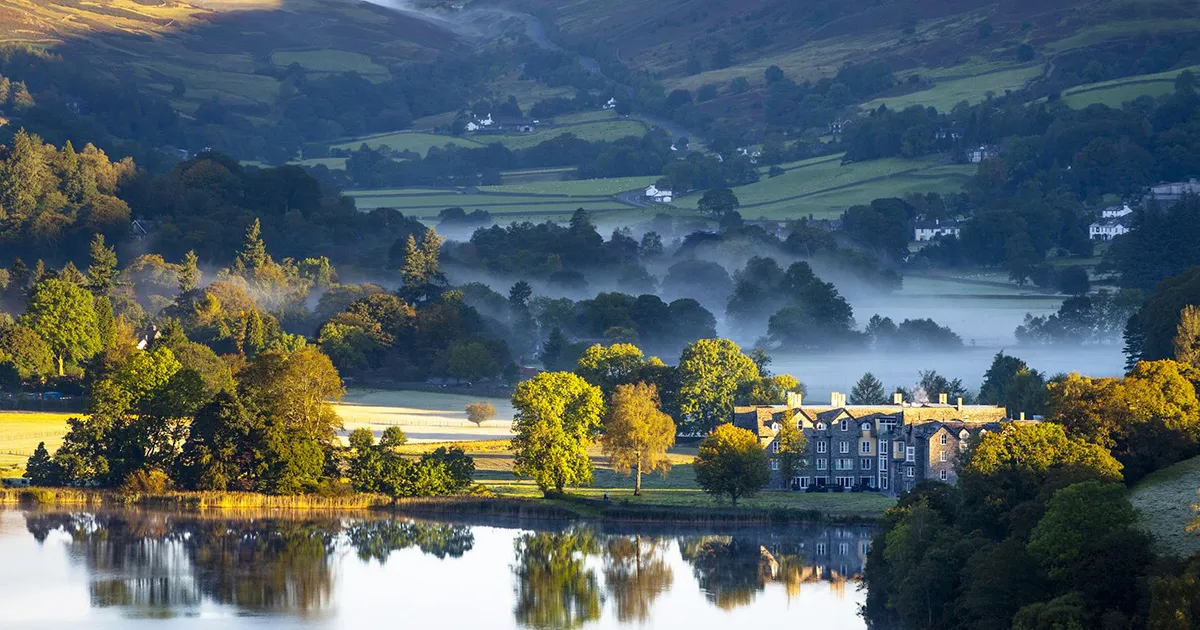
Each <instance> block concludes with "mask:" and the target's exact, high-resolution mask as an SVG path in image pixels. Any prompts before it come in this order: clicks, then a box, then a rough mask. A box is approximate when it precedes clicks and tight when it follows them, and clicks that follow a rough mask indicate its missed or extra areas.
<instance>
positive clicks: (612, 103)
mask: <svg viewBox="0 0 1200 630" xmlns="http://www.w3.org/2000/svg"><path fill="white" fill-rule="evenodd" d="M616 108H617V99H615V98H610V99H608V102H607V103H605V104H604V109H616Z"/></svg>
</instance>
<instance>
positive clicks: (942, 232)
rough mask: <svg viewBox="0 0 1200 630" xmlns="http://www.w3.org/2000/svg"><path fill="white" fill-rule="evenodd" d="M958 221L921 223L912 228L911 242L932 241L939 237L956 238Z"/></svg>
mask: <svg viewBox="0 0 1200 630" xmlns="http://www.w3.org/2000/svg"><path fill="white" fill-rule="evenodd" d="M958 234H959V227H958V221H941V220H935V221H921V222H920V223H917V225H916V226H914V227H913V240H915V241H917V242H922V241H932V240H933V239H935V238H937V237H939V236H953V237H955V238H958Z"/></svg>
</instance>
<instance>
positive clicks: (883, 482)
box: [879, 475, 888, 490]
mask: <svg viewBox="0 0 1200 630" xmlns="http://www.w3.org/2000/svg"><path fill="white" fill-rule="evenodd" d="M879 488H880V489H882V490H887V489H888V478H887V475H879Z"/></svg>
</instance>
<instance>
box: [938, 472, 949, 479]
mask: <svg viewBox="0 0 1200 630" xmlns="http://www.w3.org/2000/svg"><path fill="white" fill-rule="evenodd" d="M938 476H939V477H941V478H942V481H946V480H947V479H949V478H950V473H948V472H946V471H944V470H943V471H941V473H940V474H938Z"/></svg>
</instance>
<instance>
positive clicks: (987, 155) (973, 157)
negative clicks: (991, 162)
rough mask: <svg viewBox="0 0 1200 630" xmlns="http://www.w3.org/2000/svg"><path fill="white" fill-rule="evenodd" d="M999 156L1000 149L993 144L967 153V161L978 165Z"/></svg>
mask: <svg viewBox="0 0 1200 630" xmlns="http://www.w3.org/2000/svg"><path fill="white" fill-rule="evenodd" d="M999 155H1000V147H998V146H996V145H994V144H985V145H981V146H979V147H976V148H974V149H971V150H970V151H967V161H968V162H970V163H972V164H979V163H980V162H982V161H984V160H988V159H991V158H994V157H997V156H999Z"/></svg>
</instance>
